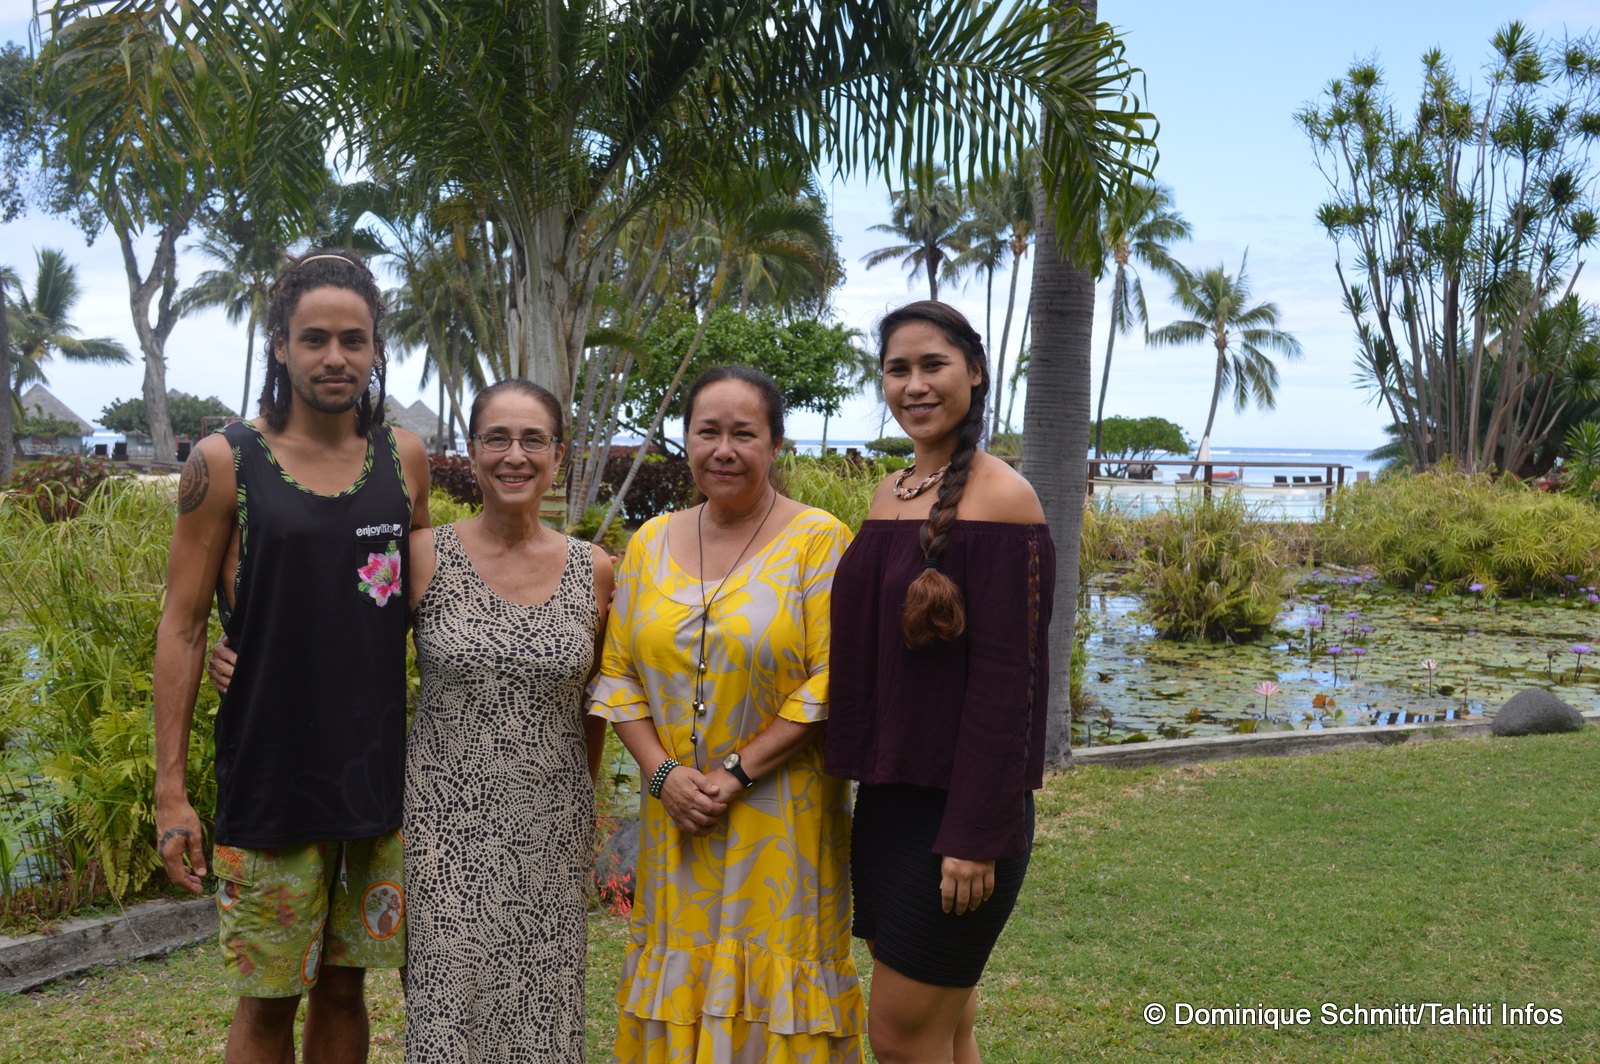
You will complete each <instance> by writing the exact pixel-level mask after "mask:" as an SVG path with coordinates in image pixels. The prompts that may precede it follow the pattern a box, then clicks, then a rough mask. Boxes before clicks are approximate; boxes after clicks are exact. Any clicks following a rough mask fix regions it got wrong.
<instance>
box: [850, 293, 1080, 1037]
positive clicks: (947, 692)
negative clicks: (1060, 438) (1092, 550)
mask: <svg viewBox="0 0 1600 1064" xmlns="http://www.w3.org/2000/svg"><path fill="white" fill-rule="evenodd" d="M879 360H880V362H881V364H882V366H883V384H884V394H885V398H886V400H887V402H888V405H889V410H890V412H891V413H892V414H893V415H894V418H895V421H896V422H898V423H899V425H900V427H901V429H902V430H904V432H905V433H906V435H907V436H909V437H911V440H912V443H913V445H914V447H915V455H916V459H915V463H914V464H913V465H912V466H911V467H910V468H909V469H907V470H905V471H902V472H900V473H896V474H893V475H891V476H890V477H888V478H886V479H885V480H884V482H883V483H882V484H880V485H879V486H878V489H877V491H876V493H875V494H874V496H873V500H872V508H871V511H870V512H869V513H868V515H867V520H866V522H865V523H864V524H863V526H862V529H861V533H860V535H859V537H858V538H857V539H856V540H855V542H854V543H853V544H852V546H851V547H850V549H849V550H848V551H847V552H846V553H845V556H844V558H843V560H842V561H841V562H840V565H839V570H838V575H837V578H836V579H835V582H834V600H833V635H832V652H831V653H832V665H831V672H832V677H831V683H830V696H829V697H830V700H831V702H832V710H831V713H830V718H829V723H828V732H827V738H826V747H827V767H828V771H829V772H830V773H833V774H835V775H839V776H845V777H848V778H853V779H857V780H860V781H861V788H860V791H859V794H858V798H857V805H856V815H855V825H854V829H853V830H854V839H853V844H852V853H851V875H852V879H853V883H854V893H855V913H854V921H855V926H854V930H855V934H856V935H857V936H858V937H861V938H865V939H867V940H868V944H869V946H871V947H872V950H873V958H874V968H873V980H872V999H871V1003H870V1006H869V1013H868V1032H869V1036H870V1038H871V1042H872V1049H873V1052H874V1054H876V1056H877V1058H878V1060H879V1061H882V1062H884V1064H890V1062H899V1061H950V1060H954V1061H957V1062H959V1064H967V1062H976V1061H977V1060H978V1046H977V1042H976V1040H975V1039H974V1037H973V1017H974V1013H975V1010H976V1006H977V997H976V992H975V989H974V988H975V985H976V983H977V981H978V977H979V975H981V973H982V970H983V966H984V964H985V963H986V962H987V960H988V956H989V951H990V950H991V949H992V948H993V946H994V943H995V940H996V939H997V938H998V936H999V934H1000V930H1001V929H1002V928H1003V926H1004V924H1005V920H1006V917H1007V916H1008V915H1009V913H1010V909H1011V907H1012V905H1013V904H1014V902H1015V901H1016V897H1017V893H1018V891H1019V890H1020V887H1021V884H1022V878H1023V874H1024V872H1025V871H1026V868H1027V860H1028V852H1029V850H1030V848H1031V844H1032V835H1033V805H1032V791H1033V790H1034V789H1035V788H1037V787H1039V786H1040V785H1041V783H1042V777H1043V753H1042V738H1043V725H1044V717H1045V696H1046V693H1047V691H1048V683H1047V682H1046V680H1045V677H1046V675H1047V668H1048V666H1047V662H1048V654H1047V652H1046V643H1045V637H1046V632H1047V631H1048V628H1049V621H1050V616H1049V611H1050V602H1051V599H1052V597H1053V594H1052V592H1053V588H1052V579H1053V574H1054V572H1055V559H1054V549H1053V547H1052V545H1051V543H1050V535H1049V529H1048V528H1047V527H1046V526H1045V524H1044V513H1043V511H1042V509H1041V508H1040V506H1039V500H1038V497H1037V496H1036V495H1035V494H1034V491H1033V488H1032V487H1031V486H1030V485H1029V484H1028V482H1027V481H1026V480H1024V479H1023V478H1022V476H1021V475H1020V474H1018V473H1017V472H1015V471H1014V470H1013V469H1011V467H1010V466H1008V465H1007V464H1006V463H1005V462H1002V461H1001V460H1000V459H998V458H995V457H994V456H992V455H990V454H988V453H986V452H985V451H983V450H982V449H981V448H980V447H979V446H978V444H979V442H980V440H981V439H982V436H983V427H984V406H985V403H984V400H985V398H986V397H987V396H988V394H989V376H988V361H987V359H986V357H985V355H984V350H983V343H982V340H981V338H980V337H979V336H978V334H977V332H976V331H974V330H973V328H972V326H971V325H970V324H969V323H968V322H967V320H966V319H965V318H964V317H963V316H962V315H961V314H960V313H959V312H958V311H956V310H955V309H954V308H952V307H949V306H946V305H945V304H943V303H937V302H932V301H928V302H918V303H913V304H910V305H909V306H906V307H902V308H900V309H899V310H897V311H894V312H893V313H891V314H890V315H888V316H887V317H886V318H885V319H884V320H883V322H882V323H881V324H880V326H879Z"/></svg>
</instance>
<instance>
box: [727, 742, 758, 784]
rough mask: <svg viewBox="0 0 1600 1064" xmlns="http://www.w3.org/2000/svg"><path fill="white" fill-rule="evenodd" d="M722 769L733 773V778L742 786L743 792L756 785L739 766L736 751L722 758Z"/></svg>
mask: <svg viewBox="0 0 1600 1064" xmlns="http://www.w3.org/2000/svg"><path fill="white" fill-rule="evenodd" d="M722 767H723V768H725V769H727V770H728V771H729V772H731V773H733V778H734V779H736V780H738V781H739V782H740V783H742V784H744V789H745V790H749V789H750V788H751V787H754V786H755V785H756V781H755V780H753V779H751V778H750V776H749V774H748V773H746V772H745V770H744V769H743V768H742V767H741V766H740V764H739V754H738V751H735V752H733V753H731V754H729V755H728V756H727V757H725V758H723V759H722Z"/></svg>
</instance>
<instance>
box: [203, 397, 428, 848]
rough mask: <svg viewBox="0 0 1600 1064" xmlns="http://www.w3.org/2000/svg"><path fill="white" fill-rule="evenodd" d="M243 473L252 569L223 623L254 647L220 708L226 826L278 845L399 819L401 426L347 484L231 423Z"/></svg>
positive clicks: (228, 839) (220, 801)
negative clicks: (306, 482)
mask: <svg viewBox="0 0 1600 1064" xmlns="http://www.w3.org/2000/svg"><path fill="white" fill-rule="evenodd" d="M222 434H223V435H224V436H225V437H226V438H227V440H228V443H229V445H230V446H231V447H232V449H233V468H234V473H235V474H236V476H237V477H238V481H239V503H238V506H239V510H238V522H239V526H238V527H239V572H238V576H237V577H236V578H235V581H234V596H233V608H232V609H231V610H230V609H229V608H228V606H227V600H226V598H225V597H224V596H223V594H222V591H221V589H220V588H219V589H218V593H217V605H218V609H219V612H220V613H221V615H222V628H223V631H225V632H226V633H227V634H228V638H229V640H230V641H231V642H232V644H233V646H234V649H235V650H237V651H238V654H239V662H238V665H237V667H236V668H235V670H234V674H233V681H232V683H231V684H230V685H229V687H228V693H227V695H225V696H224V697H223V699H222V705H221V707H220V708H219V709H218V710H217V724H216V740H217V822H216V841H217V842H219V843H222V844H224V845H228V846H243V847H247V848H250V849H270V848H272V847H275V846H285V845H288V844H291V843H297V842H311V841H315V840H328V841H343V840H349V839H365V838H372V837H374V836H378V835H382V834H384V833H385V832H388V831H392V830H394V829H395V828H398V827H399V826H400V816H401V805H400V788H401V783H402V780H403V779H404V773H405V766H404V758H405V726H406V622H407V617H406V595H405V590H404V588H403V585H402V584H401V575H402V574H403V573H404V572H405V571H406V568H407V565H408V563H409V561H410V558H409V552H408V551H407V549H406V548H407V543H406V534H407V532H408V531H409V526H410V522H411V499H410V497H409V495H408V494H407V493H406V484H405V477H404V475H403V474H402V473H401V471H400V455H399V450H398V448H397V445H396V443H395V439H394V430H393V429H390V428H388V427H387V426H379V427H377V428H375V429H374V430H373V434H372V438H371V439H369V440H368V442H367V460H366V464H365V465H364V466H363V467H362V470H361V475H360V476H359V477H357V478H356V482H355V483H354V484H352V485H351V486H350V487H349V488H347V489H346V490H345V491H342V492H340V493H339V494H337V495H319V494H317V493H316V492H313V491H310V490H308V489H306V488H304V487H302V486H301V485H300V484H298V483H296V482H295V481H294V480H293V479H292V478H291V477H290V476H289V474H288V473H286V472H284V471H283V468H282V467H281V466H279V465H278V462H277V459H275V458H274V457H273V456H272V451H271V450H270V449H269V448H268V447H267V441H266V439H265V438H264V437H263V436H262V434H261V432H260V431H259V430H258V429H256V428H255V427H254V426H252V425H250V424H248V423H246V422H235V423H234V424H232V425H229V426H228V427H227V428H225V429H223V430H222Z"/></svg>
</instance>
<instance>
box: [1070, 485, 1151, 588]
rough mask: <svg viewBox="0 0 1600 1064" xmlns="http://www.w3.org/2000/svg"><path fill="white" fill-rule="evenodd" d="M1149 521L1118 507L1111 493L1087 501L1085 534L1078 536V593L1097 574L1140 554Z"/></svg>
mask: <svg viewBox="0 0 1600 1064" xmlns="http://www.w3.org/2000/svg"><path fill="white" fill-rule="evenodd" d="M1147 520H1148V519H1146V518H1140V517H1134V516H1132V515H1130V514H1128V513H1126V512H1124V511H1122V510H1120V509H1118V508H1117V506H1116V504H1115V503H1113V502H1112V501H1111V498H1110V497H1109V496H1100V497H1099V498H1096V499H1092V500H1090V501H1088V502H1086V503H1085V504H1084V507H1083V533H1082V535H1081V536H1080V537H1079V539H1078V592H1079V594H1082V593H1083V591H1084V589H1085V588H1087V587H1088V586H1089V581H1091V580H1093V579H1094V578H1095V577H1097V576H1103V575H1104V574H1106V573H1108V572H1110V571H1111V570H1112V569H1114V568H1116V566H1117V564H1118V563H1126V562H1131V561H1133V559H1134V558H1136V557H1138V554H1139V549H1140V547H1141V546H1142V545H1143V542H1144V536H1145V529H1146V522H1147Z"/></svg>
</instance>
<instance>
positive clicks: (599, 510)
mask: <svg viewBox="0 0 1600 1064" xmlns="http://www.w3.org/2000/svg"><path fill="white" fill-rule="evenodd" d="M605 517H606V506H605V503H599V502H597V503H595V504H594V505H593V506H591V507H589V508H588V509H587V510H585V511H583V515H582V516H581V517H579V518H578V520H577V521H576V522H575V523H573V524H571V525H568V526H567V535H569V536H576V537H578V538H579V539H586V540H589V541H590V542H591V543H592V542H594V535H595V533H596V532H598V531H600V522H601V521H604V520H605ZM600 545H601V546H602V547H604V548H605V549H606V550H608V551H610V552H611V553H612V554H618V553H620V552H621V551H622V550H623V549H624V548H625V547H627V545H628V532H627V530H626V529H624V528H623V527H622V526H621V525H620V524H618V523H617V522H615V521H613V522H611V526H610V527H609V528H607V529H606V536H605V539H603V540H601V541H600Z"/></svg>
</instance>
